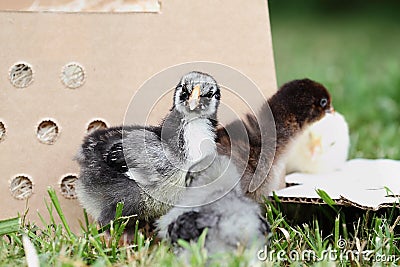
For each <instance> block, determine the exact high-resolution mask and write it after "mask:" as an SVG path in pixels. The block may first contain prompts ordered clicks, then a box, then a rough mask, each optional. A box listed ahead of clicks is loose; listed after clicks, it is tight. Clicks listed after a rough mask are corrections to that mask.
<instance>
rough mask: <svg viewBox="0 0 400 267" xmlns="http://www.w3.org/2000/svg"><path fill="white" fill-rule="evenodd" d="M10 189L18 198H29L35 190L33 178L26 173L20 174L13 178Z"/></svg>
mask: <svg viewBox="0 0 400 267" xmlns="http://www.w3.org/2000/svg"><path fill="white" fill-rule="evenodd" d="M10 191H11V195H12V196H13V197H15V198H16V199H27V198H28V197H30V196H31V195H32V192H33V183H32V180H31V179H30V178H29V177H28V176H26V175H18V176H16V177H14V178H13V179H12V180H11V184H10Z"/></svg>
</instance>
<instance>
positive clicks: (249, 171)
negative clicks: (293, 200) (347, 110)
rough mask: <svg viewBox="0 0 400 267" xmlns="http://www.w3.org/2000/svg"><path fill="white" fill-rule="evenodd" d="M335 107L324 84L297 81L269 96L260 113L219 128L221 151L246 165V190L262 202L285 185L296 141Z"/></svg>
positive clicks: (243, 184)
mask: <svg viewBox="0 0 400 267" xmlns="http://www.w3.org/2000/svg"><path fill="white" fill-rule="evenodd" d="M332 110H333V108H332V106H331V97H330V94H329V92H328V91H327V89H326V88H325V87H324V86H323V85H322V84H320V83H317V82H315V81H312V80H310V79H302V80H293V81H291V82H288V83H286V84H284V85H283V86H282V87H281V88H280V89H279V90H278V91H277V92H276V93H275V94H274V95H273V96H272V97H271V98H269V99H268V101H267V102H266V103H265V104H264V105H263V106H262V107H261V109H260V111H259V112H258V114H257V116H254V115H252V114H248V115H247V116H246V119H245V120H242V121H241V120H236V121H234V122H232V123H230V124H228V125H227V126H225V127H224V128H219V129H218V131H217V136H218V138H217V140H218V143H219V146H218V148H219V152H220V153H222V154H231V155H232V156H233V159H234V160H235V162H236V164H237V165H238V166H243V168H244V175H243V179H242V180H241V184H242V189H243V191H244V192H246V194H247V195H248V196H249V197H251V198H253V199H255V200H257V201H259V202H262V199H263V197H264V196H268V195H269V194H270V193H271V192H272V191H274V190H278V189H281V188H284V187H285V180H284V176H285V166H286V158H287V156H288V151H289V148H290V146H291V144H292V142H294V141H295V140H296V138H298V136H299V135H300V134H301V133H302V132H303V131H304V129H306V128H307V127H308V126H309V125H311V124H312V123H314V122H316V121H318V120H320V119H321V118H323V117H324V116H325V114H326V113H328V112H331V111H332ZM238 129H241V130H238ZM237 131H242V132H244V134H237V133H236V132H237ZM232 133H233V134H232ZM239 170H241V167H239Z"/></svg>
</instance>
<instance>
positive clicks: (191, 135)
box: [76, 71, 220, 229]
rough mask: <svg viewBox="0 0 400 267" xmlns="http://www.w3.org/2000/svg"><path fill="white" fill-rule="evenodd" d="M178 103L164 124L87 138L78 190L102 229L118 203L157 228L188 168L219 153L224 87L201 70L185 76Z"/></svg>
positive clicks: (80, 155)
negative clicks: (219, 113)
mask: <svg viewBox="0 0 400 267" xmlns="http://www.w3.org/2000/svg"><path fill="white" fill-rule="evenodd" d="M173 100H174V102H173V107H172V108H171V110H170V112H169V114H168V115H167V116H166V117H165V118H164V119H163V120H162V122H161V123H160V125H158V126H138V125H135V126H124V127H115V128H109V129H105V130H98V131H95V132H93V133H92V134H90V135H88V136H87V137H86V138H85V139H84V142H83V144H82V146H81V148H80V151H79V153H78V156H77V161H78V163H79V165H80V176H79V179H78V181H77V188H76V191H77V195H78V199H79V201H80V203H81V204H82V206H83V207H84V208H85V209H86V210H87V212H88V213H89V214H90V215H91V216H93V218H94V219H95V220H96V221H97V222H98V223H100V225H106V224H108V223H109V222H110V220H113V219H114V216H115V210H116V205H117V203H118V202H122V203H123V204H124V207H123V212H122V215H123V216H131V215H136V216H137V217H135V219H139V221H140V222H141V223H150V224H151V223H152V222H154V220H155V219H156V218H158V217H159V216H161V215H163V214H165V213H166V212H167V211H168V209H169V208H170V206H171V204H173V203H174V202H175V201H176V199H178V198H179V195H180V191H181V190H182V189H183V188H184V184H185V177H186V172H187V165H188V164H189V165H190V164H192V162H193V161H197V160H199V159H201V158H202V157H205V156H207V155H209V154H214V153H215V150H216V145H215V135H216V133H215V127H216V125H217V109H218V105H219V100H220V89H219V87H218V85H217V83H216V81H215V80H214V78H213V77H211V76H210V75H208V74H205V73H201V72H195V71H194V72H190V73H188V74H186V75H184V76H183V77H182V78H181V80H180V82H179V83H178V85H177V86H176V88H175V92H174V99H173ZM185 169H186V170H185ZM135 221H136V220H131V221H130V222H129V223H128V226H127V229H130V228H132V227H131V226H132V225H133V224H134V222H135ZM141 225H143V224H141Z"/></svg>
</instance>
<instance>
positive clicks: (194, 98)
mask: <svg viewBox="0 0 400 267" xmlns="http://www.w3.org/2000/svg"><path fill="white" fill-rule="evenodd" d="M199 102H200V85H196V86H195V87H194V88H193V90H192V93H191V94H190V96H189V108H190V110H194V109H195V108H197V106H198V105H199Z"/></svg>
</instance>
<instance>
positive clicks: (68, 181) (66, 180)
mask: <svg viewBox="0 0 400 267" xmlns="http://www.w3.org/2000/svg"><path fill="white" fill-rule="evenodd" d="M77 179H78V177H77V176H76V175H73V174H68V175H66V176H64V177H63V178H62V179H61V184H60V188H61V194H62V195H63V196H64V197H65V198H68V199H75V198H76V192H75V184H76V180H77Z"/></svg>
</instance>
